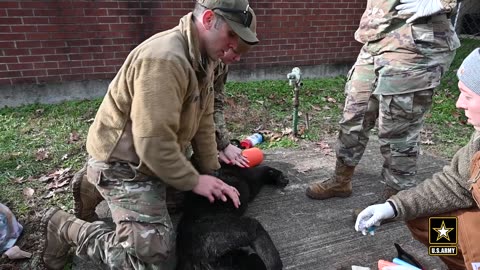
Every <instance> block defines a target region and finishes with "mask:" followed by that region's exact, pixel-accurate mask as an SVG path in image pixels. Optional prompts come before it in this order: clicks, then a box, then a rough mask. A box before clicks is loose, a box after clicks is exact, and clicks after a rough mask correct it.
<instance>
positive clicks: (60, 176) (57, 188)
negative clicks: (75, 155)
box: [12, 168, 73, 200]
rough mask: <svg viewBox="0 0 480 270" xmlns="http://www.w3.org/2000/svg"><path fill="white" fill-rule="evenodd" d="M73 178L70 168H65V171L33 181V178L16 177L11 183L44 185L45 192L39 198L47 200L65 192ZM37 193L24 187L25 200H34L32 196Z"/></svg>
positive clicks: (61, 170)
mask: <svg viewBox="0 0 480 270" xmlns="http://www.w3.org/2000/svg"><path fill="white" fill-rule="evenodd" d="M72 178H73V172H71V168H66V169H59V170H57V171H55V172H53V173H50V174H48V175H43V176H41V177H40V178H38V179H35V178H33V177H31V176H30V177H28V178H27V179H24V177H17V178H13V179H12V182H14V183H16V184H22V183H25V182H33V181H39V182H41V183H44V184H45V185H46V191H42V192H45V194H44V195H43V196H41V198H42V199H49V198H51V197H53V196H54V195H55V194H56V193H60V192H66V191H67V189H68V187H69V185H70V182H71V181H72ZM36 193H38V192H36V190H35V189H33V188H31V187H25V188H23V196H24V198H25V199H27V200H29V199H34V195H35V194H36Z"/></svg>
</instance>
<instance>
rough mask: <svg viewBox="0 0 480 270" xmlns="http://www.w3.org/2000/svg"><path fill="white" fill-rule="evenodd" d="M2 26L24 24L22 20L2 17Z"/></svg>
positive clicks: (0, 21)
mask: <svg viewBox="0 0 480 270" xmlns="http://www.w3.org/2000/svg"><path fill="white" fill-rule="evenodd" d="M1 24H6V25H12V24H22V18H13V17H6V18H2V17H0V25H1Z"/></svg>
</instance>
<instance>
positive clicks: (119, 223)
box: [76, 159, 175, 270]
mask: <svg viewBox="0 0 480 270" xmlns="http://www.w3.org/2000/svg"><path fill="white" fill-rule="evenodd" d="M87 176H88V181H89V182H90V183H92V184H94V185H95V186H96V188H97V190H98V191H99V192H100V194H101V195H102V197H103V198H105V200H106V201H107V203H108V206H109V208H110V211H111V213H112V219H113V221H114V223H115V225H116V228H115V230H114V231H112V229H111V228H110V226H108V225H107V224H106V223H104V222H102V221H96V222H93V223H92V224H91V225H90V226H88V228H87V229H86V230H84V231H81V232H80V235H79V237H78V247H77V250H76V253H77V255H78V256H80V257H82V258H84V259H85V260H92V259H93V260H92V261H94V262H98V263H100V262H101V266H103V265H106V266H107V267H108V268H109V269H137V270H138V269H174V268H175V228H174V227H173V225H172V221H171V220H170V216H169V215H168V211H167V208H166V204H165V196H166V194H165V189H166V185H165V184H164V183H163V182H162V181H160V180H159V179H158V178H155V177H153V176H147V175H145V174H142V173H140V172H138V171H137V170H136V169H135V168H134V167H133V165H131V164H129V163H126V162H110V163H105V162H100V161H96V160H94V159H90V160H89V162H88V167H87Z"/></svg>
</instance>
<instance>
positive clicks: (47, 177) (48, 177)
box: [38, 175, 53, 182]
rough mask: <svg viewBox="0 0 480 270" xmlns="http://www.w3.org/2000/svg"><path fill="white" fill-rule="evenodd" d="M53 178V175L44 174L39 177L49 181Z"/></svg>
mask: <svg viewBox="0 0 480 270" xmlns="http://www.w3.org/2000/svg"><path fill="white" fill-rule="evenodd" d="M52 179H53V176H48V175H43V176H42V177H40V178H38V181H40V182H47V181H50V180H52Z"/></svg>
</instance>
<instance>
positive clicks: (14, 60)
mask: <svg viewBox="0 0 480 270" xmlns="http://www.w3.org/2000/svg"><path fill="white" fill-rule="evenodd" d="M0 63H6V64H9V63H18V57H17V56H9V55H7V56H0Z"/></svg>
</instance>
